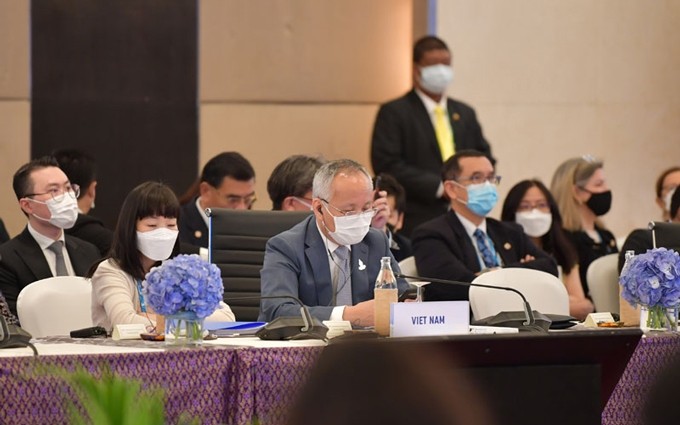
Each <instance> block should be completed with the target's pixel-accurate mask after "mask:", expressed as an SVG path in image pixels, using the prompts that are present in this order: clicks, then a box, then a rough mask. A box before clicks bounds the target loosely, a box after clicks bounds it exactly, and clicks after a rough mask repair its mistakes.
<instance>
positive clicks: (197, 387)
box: [0, 349, 252, 425]
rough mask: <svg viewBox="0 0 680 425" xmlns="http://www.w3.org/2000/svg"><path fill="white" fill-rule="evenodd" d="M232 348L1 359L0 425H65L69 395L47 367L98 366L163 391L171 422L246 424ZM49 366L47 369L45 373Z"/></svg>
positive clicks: (92, 368) (90, 368)
mask: <svg viewBox="0 0 680 425" xmlns="http://www.w3.org/2000/svg"><path fill="white" fill-rule="evenodd" d="M236 351H237V350H235V349H196V350H177V351H168V352H152V353H134V354H106V355H69V356H44V357H38V358H30V357H14V358H2V359H0V397H1V400H2V403H1V405H0V423H2V424H8V425H9V424H17V425H19V424H58V423H66V419H67V418H66V410H65V405H66V403H65V400H66V399H71V400H72V399H73V398H74V397H73V392H72V390H71V389H70V388H69V386H68V385H67V384H66V383H65V382H64V380H63V379H61V378H58V377H55V376H54V374H53V373H50V372H49V371H50V369H49V368H51V367H57V368H62V369H65V370H67V371H72V370H74V369H75V368H76V367H77V366H82V367H84V368H85V369H87V370H88V371H90V372H91V373H93V374H99V373H100V371H101V370H102V366H105V367H109V368H110V369H111V370H112V371H113V372H114V373H116V374H117V375H120V376H123V377H129V378H136V379H139V380H141V381H143V382H144V385H145V387H147V388H150V387H160V388H163V389H164V390H165V396H166V412H167V415H168V418H169V420H170V421H171V422H175V421H176V420H177V418H178V417H179V415H180V414H181V413H183V412H186V413H188V414H189V415H190V416H197V417H200V418H202V419H203V423H204V424H220V423H237V424H246V423H250V418H251V416H252V409H251V408H250V405H249V404H248V403H243V401H244V400H245V401H247V400H250V399H252V397H251V396H250V395H249V393H247V392H244V393H242V394H241V393H238V392H237V391H236V389H238V388H239V387H240V381H241V380H240V377H239V375H238V371H237V370H236V368H235V366H236V364H237V363H236V362H235V361H234V359H235V357H236ZM46 367H47V369H46Z"/></svg>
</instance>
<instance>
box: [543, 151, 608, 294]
mask: <svg viewBox="0 0 680 425" xmlns="http://www.w3.org/2000/svg"><path fill="white" fill-rule="evenodd" d="M550 191H551V192H552V194H553V196H554V197H555V200H556V201H557V206H558V207H559V210H560V214H561V215H562V227H564V229H565V230H566V231H567V232H568V234H569V235H570V237H571V241H572V243H573V244H574V247H575V248H576V251H577V252H578V263H579V273H580V275H581V284H582V285H583V291H584V293H585V294H586V296H588V295H589V291H588V281H587V279H586V273H587V272H588V266H590V263H592V262H593V261H594V260H596V259H598V258H600V257H602V256H604V255H607V254H612V253H615V252H618V248H617V247H616V238H615V237H614V235H613V234H612V233H611V232H610V231H609V230H607V229H606V228H605V227H604V224H603V223H602V222H601V221H600V219H599V218H598V217H600V216H602V215H604V214H606V213H607V212H608V211H609V208H610V207H611V202H612V192H611V190H609V186H608V185H607V181H606V179H605V174H604V170H603V168H602V162H601V161H598V160H596V159H595V158H593V157H590V156H584V157H580V158H571V159H568V160H567V161H565V162H563V163H562V164H561V165H560V166H559V167H558V168H557V171H555V174H554V175H553V179H552V183H551V185H550Z"/></svg>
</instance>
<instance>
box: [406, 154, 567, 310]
mask: <svg viewBox="0 0 680 425" xmlns="http://www.w3.org/2000/svg"><path fill="white" fill-rule="evenodd" d="M442 180H443V186H444V191H445V193H446V195H447V197H448V198H449V200H450V201H449V202H450V207H451V210H450V211H448V212H447V213H445V214H443V215H441V216H439V217H437V218H435V219H433V220H430V221H428V222H426V223H424V224H422V225H421V226H419V227H417V228H416V230H415V231H414V232H413V238H412V241H413V251H414V254H415V257H416V266H417V268H418V272H419V273H420V274H421V275H423V276H428V277H436V278H440V279H449V280H456V281H462V282H472V281H473V280H474V278H475V277H477V276H478V275H479V274H480V273H483V272H485V271H488V270H493V269H495V268H498V267H527V268H531V269H536V270H541V271H544V272H548V273H551V274H553V275H555V276H557V266H556V265H555V262H554V261H553V260H552V258H550V256H548V254H546V253H545V252H543V251H542V250H540V249H539V248H537V247H536V246H535V245H534V244H533V243H532V242H531V241H530V240H529V238H528V237H527V236H526V235H525V234H524V231H523V230H522V227H520V226H519V225H517V224H515V223H509V222H500V221H498V220H494V219H492V218H488V217H487V214H489V212H491V210H492V209H493V207H494V206H495V205H496V202H497V201H498V193H497V191H496V186H497V185H498V183H499V182H500V176H497V175H496V173H495V170H494V167H493V165H492V164H491V161H489V159H488V157H487V156H486V155H485V154H483V153H481V152H477V151H474V150H462V151H458V152H457V153H456V154H455V155H454V156H452V157H451V158H449V159H448V160H447V161H446V162H445V163H444V166H443V167H442ZM425 294H426V298H427V299H428V300H467V299H468V288H467V287H464V286H460V287H458V286H453V285H443V284H435V283H432V284H430V285H428V286H427V287H426V291H425Z"/></svg>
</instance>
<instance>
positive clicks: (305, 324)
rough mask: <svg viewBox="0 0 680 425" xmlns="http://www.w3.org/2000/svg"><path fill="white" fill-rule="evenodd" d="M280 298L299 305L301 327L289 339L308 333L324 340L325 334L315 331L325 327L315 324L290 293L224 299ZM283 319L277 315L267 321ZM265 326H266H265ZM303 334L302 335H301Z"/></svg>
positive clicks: (304, 307)
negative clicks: (298, 331) (297, 332)
mask: <svg viewBox="0 0 680 425" xmlns="http://www.w3.org/2000/svg"><path fill="white" fill-rule="evenodd" d="M281 298H286V299H289V300H293V301H294V302H295V304H298V305H299V306H300V316H301V317H302V327H301V328H300V334H299V335H296V336H293V337H291V338H290V339H301V338H302V337H304V335H309V336H310V337H312V338H313V339H323V340H326V337H325V335H320V334H317V333H316V332H317V331H318V329H315V328H318V327H321V328H325V326H323V325H321V324H319V325H316V324H315V323H314V318H313V317H312V315H311V313H310V312H309V309H307V307H306V306H305V305H304V304H303V303H302V301H300V299H299V298H297V297H294V296H292V295H270V296H259V297H229V298H226V299H224V301H225V302H229V301H240V300H243V301H255V300H257V301H259V300H272V299H281ZM279 319H283V317H277V318H276V319H274V320H272V321H271V322H269V323H274V321H276V320H279ZM265 328H266V326H265ZM326 330H327V329H326ZM303 334H304V335H303Z"/></svg>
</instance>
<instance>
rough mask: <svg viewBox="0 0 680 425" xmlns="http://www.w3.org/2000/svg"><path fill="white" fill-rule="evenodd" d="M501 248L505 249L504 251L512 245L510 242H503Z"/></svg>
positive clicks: (508, 249)
mask: <svg viewBox="0 0 680 425" xmlns="http://www.w3.org/2000/svg"><path fill="white" fill-rule="evenodd" d="M503 249H505V250H506V251H510V250H511V249H512V245H510V242H506V243H504V244H503Z"/></svg>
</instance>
